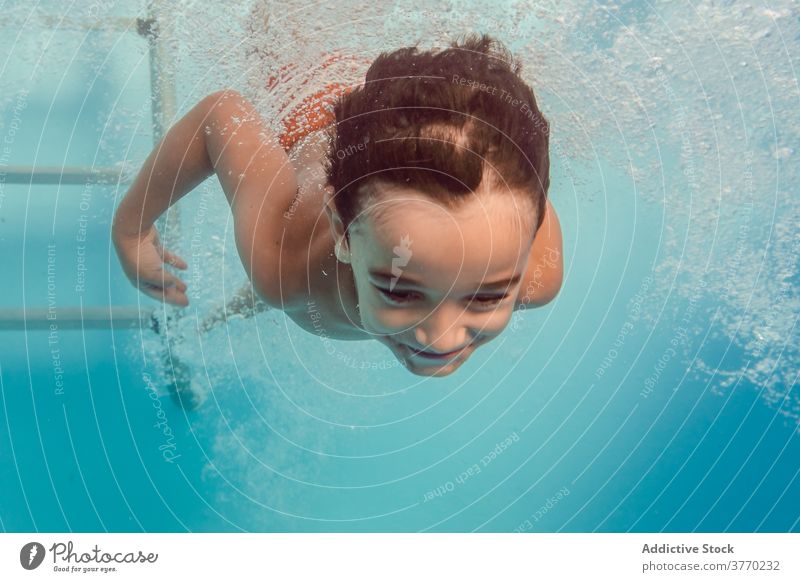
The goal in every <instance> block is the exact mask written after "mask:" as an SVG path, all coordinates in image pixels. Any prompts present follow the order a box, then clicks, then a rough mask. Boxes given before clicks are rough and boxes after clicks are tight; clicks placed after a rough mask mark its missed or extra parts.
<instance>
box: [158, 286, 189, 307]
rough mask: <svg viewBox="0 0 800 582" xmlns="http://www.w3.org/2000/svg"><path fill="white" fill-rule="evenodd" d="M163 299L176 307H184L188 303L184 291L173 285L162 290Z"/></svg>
mask: <svg viewBox="0 0 800 582" xmlns="http://www.w3.org/2000/svg"><path fill="white" fill-rule="evenodd" d="M164 301H166V302H167V303H171V304H172V305H177V306H178V307H186V306H187V305H189V298H188V297H187V296H186V293H184V292H183V291H179V290H178V289H176V288H175V287H170V288H169V289H167V290H165V291H164Z"/></svg>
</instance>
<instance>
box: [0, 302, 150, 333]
mask: <svg viewBox="0 0 800 582" xmlns="http://www.w3.org/2000/svg"><path fill="white" fill-rule="evenodd" d="M154 315H155V310H153V309H140V308H138V307H135V306H134V307H129V306H119V307H115V306H111V305H109V306H107V307H83V308H81V307H55V308H49V307H36V308H32V309H0V331H19V330H27V331H33V330H45V331H49V330H56V329H57V330H58V331H62V330H65V329H112V328H113V329H126V328H130V329H137V328H153V326H154V321H155V320H154Z"/></svg>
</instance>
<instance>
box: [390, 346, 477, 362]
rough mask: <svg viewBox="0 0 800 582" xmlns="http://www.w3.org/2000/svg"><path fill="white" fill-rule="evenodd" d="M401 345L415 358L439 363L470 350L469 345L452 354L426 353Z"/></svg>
mask: <svg viewBox="0 0 800 582" xmlns="http://www.w3.org/2000/svg"><path fill="white" fill-rule="evenodd" d="M400 345H401V346H403V347H404V348H406V349H407V350H408V351H410V352H411V354H412V355H413V356H418V357H420V358H423V359H426V360H432V361H438V362H442V361H446V360H452V359H453V358H455V357H457V356H459V355H461V354H462V353H464V352H465V351H466V350H467V348H469V345H466V346H464V347H463V348H459V349H457V350H453V351H452V352H447V353H437V352H426V351H424V350H417V349H414V348H412V347H411V346H409V345H406V344H400Z"/></svg>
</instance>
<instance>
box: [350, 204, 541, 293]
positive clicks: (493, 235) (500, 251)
mask: <svg viewBox="0 0 800 582" xmlns="http://www.w3.org/2000/svg"><path fill="white" fill-rule="evenodd" d="M363 210H364V213H363V215H362V216H361V217H359V220H358V228H357V229H356V230H355V231H354V232H353V234H354V237H355V238H357V239H359V240H360V242H362V243H363V244H362V245H361V246H362V249H360V251H361V252H362V253H363V255H365V259H366V261H367V267H381V266H387V265H392V266H394V265H393V262H392V261H393V260H394V261H395V262H405V265H404V266H402V268H403V271H404V272H405V273H406V274H407V275H408V276H410V277H411V276H413V275H418V276H420V277H421V276H424V277H425V280H426V282H428V281H431V282H432V284H435V283H436V282H440V283H443V284H445V285H447V286H449V285H452V284H453V282H454V280H456V279H458V280H462V279H465V278H468V279H470V280H473V279H474V281H472V282H480V281H482V280H483V279H485V278H488V277H490V276H491V275H492V274H502V275H512V274H514V273H515V272H516V271H518V270H519V269H521V268H523V267H524V266H525V264H526V262H527V256H528V253H529V251H530V245H531V242H532V239H533V232H532V228H533V225H534V224H535V220H534V219H535V216H533V212H534V211H533V204H532V203H531V202H530V201H529V200H527V199H526V198H524V197H522V196H520V195H512V194H510V193H508V192H504V193H483V194H481V195H473V196H470V197H469V198H467V199H465V200H464V201H463V203H462V204H460V205H459V206H458V207H457V208H456V209H448V208H446V207H444V206H442V205H441V204H439V203H438V202H436V201H435V200H433V199H432V198H430V197H428V196H425V195H423V194H420V193H417V192H414V191H411V190H394V191H392V193H391V194H386V195H382V196H380V197H379V198H377V199H373V200H372V201H371V202H370V203H368V204H367V205H366V206H365V207H364V208H363ZM353 242H354V243H355V244H358V242H357V241H356V240H354V241H353ZM354 250H355V249H354ZM405 259H407V261H406V260H405ZM439 279H441V281H438V280H439Z"/></svg>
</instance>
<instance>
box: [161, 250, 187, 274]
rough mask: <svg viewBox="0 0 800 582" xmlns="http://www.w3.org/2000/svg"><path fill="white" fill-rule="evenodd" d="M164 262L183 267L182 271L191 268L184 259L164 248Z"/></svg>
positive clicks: (179, 267)
mask: <svg viewBox="0 0 800 582" xmlns="http://www.w3.org/2000/svg"><path fill="white" fill-rule="evenodd" d="M164 262H165V263H167V264H168V265H171V266H173V267H176V268H178V269H181V270H182V271H185V270H186V269H188V268H189V265H187V264H186V261H184V260H183V259H182V258H180V257H179V256H178V255H176V254H175V253H173V252H170V251H168V250H166V249H165V250H164Z"/></svg>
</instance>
